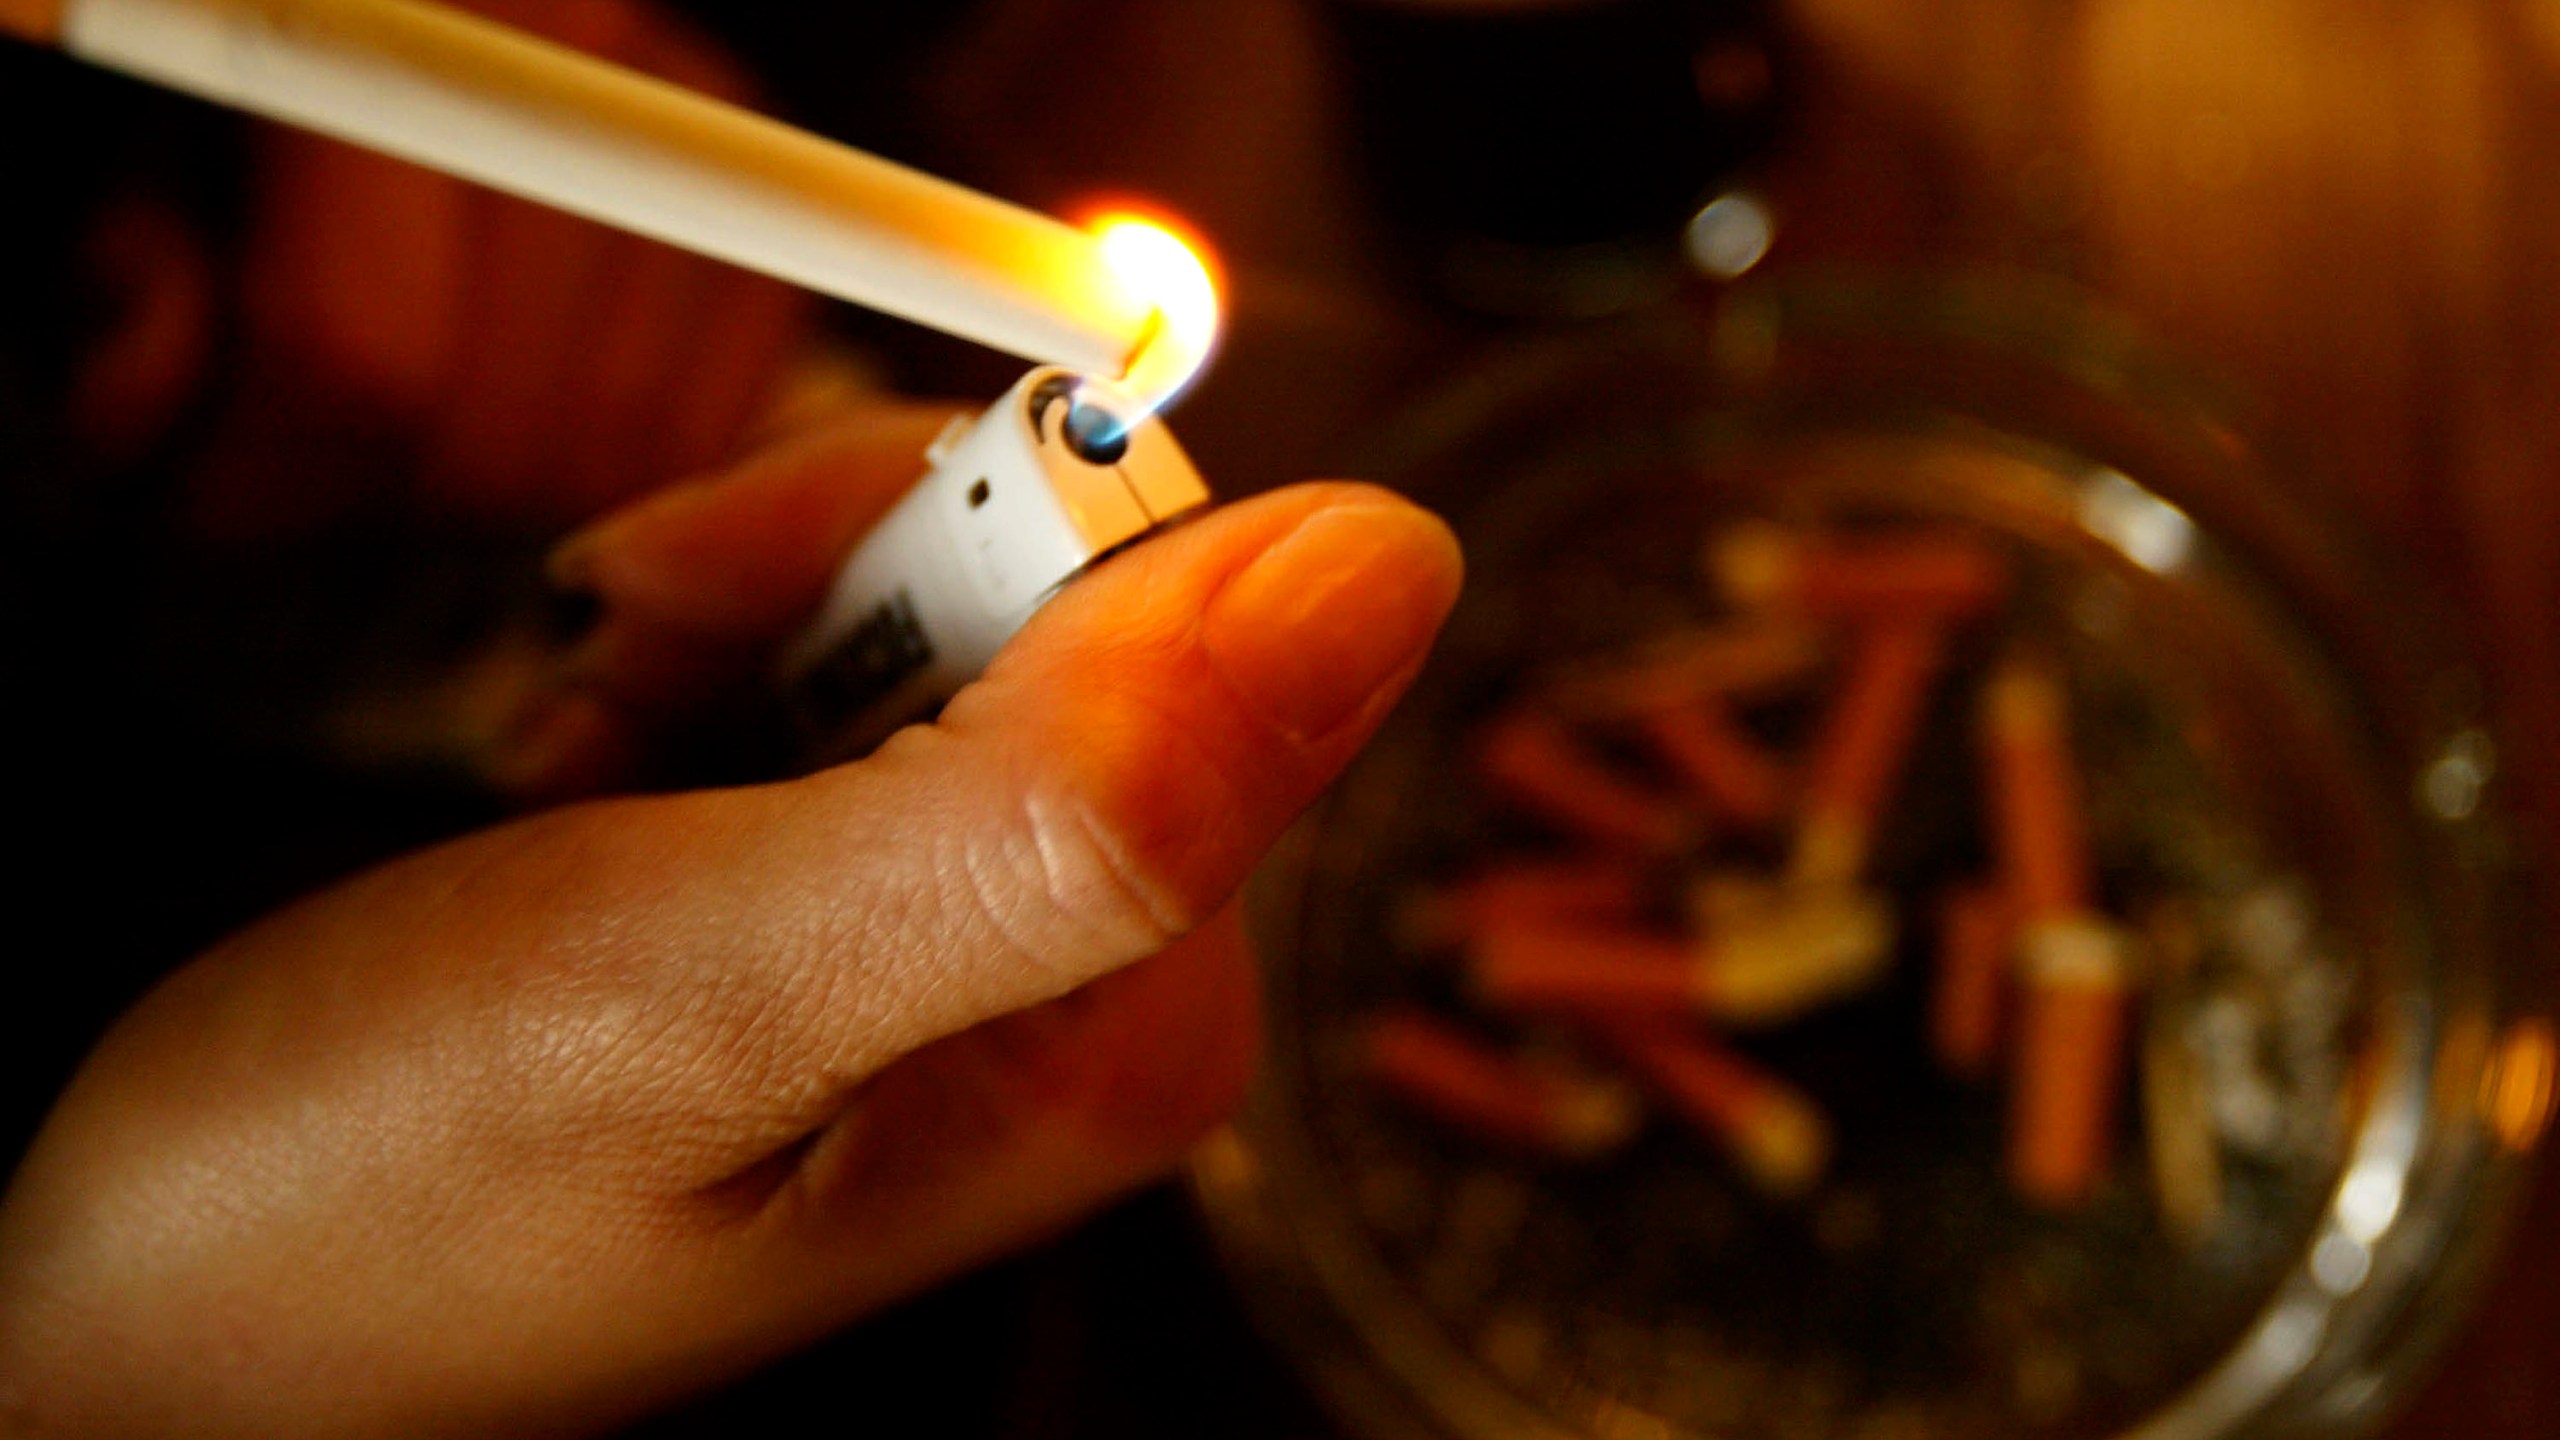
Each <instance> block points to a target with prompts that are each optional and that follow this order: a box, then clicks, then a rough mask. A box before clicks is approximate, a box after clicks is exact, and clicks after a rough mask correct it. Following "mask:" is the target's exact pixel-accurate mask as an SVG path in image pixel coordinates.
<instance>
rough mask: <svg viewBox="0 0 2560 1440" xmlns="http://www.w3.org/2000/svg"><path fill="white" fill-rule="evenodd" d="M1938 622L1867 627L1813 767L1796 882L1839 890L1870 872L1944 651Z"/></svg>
mask: <svg viewBox="0 0 2560 1440" xmlns="http://www.w3.org/2000/svg"><path fill="white" fill-rule="evenodd" d="M1946 638H1947V637H1946V631H1945V628H1944V627H1943V626H1941V625H1940V624H1938V623H1937V622H1935V621H1934V620H1930V619H1926V618H1923V619H1917V620H1914V619H1893V620H1884V621H1879V622H1877V623H1875V624H1873V625H1870V626H1868V627H1866V628H1865V629H1864V630H1863V631H1862V632H1861V633H1860V635H1859V636H1858V640H1857V643H1856V646H1855V648H1853V649H1852V650H1851V651H1850V654H1849V664H1848V673H1847V674H1846V675H1845V676H1843V677H1842V679H1841V683H1840V688H1839V692H1838V694H1837V695H1835V696H1834V697H1833V700H1832V703H1831V708H1830V710H1829V711H1828V713H1826V714H1825V716H1824V717H1823V721H1822V725H1821V728H1820V730H1819V732H1818V733H1817V734H1816V735H1815V737H1814V740H1813V748H1812V754H1811V756H1810V757H1809V758H1808V759H1807V760H1806V762H1805V776H1804V790H1803V797H1802V800H1801V816H1802V818H1801V819H1800V821H1799V822H1798V829H1797V832H1796V844H1795V850H1794V853H1793V855H1792V856H1791V857H1790V859H1789V862H1788V878H1789V879H1790V880H1791V881H1794V882H1795V883H1798V884H1807V885H1839V884H1845V883H1847V882H1849V881H1851V880H1854V879H1855V878H1857V876H1858V875H1859V873H1860V872H1862V871H1863V870H1864V869H1865V868H1866V863H1867V852H1868V848H1869V846H1870V844H1871V843H1872V841H1873V838H1874V835H1875V830H1876V825H1877V822H1878V820H1879V819H1880V817H1881V816H1882V814H1883V811H1884V808H1885V805H1886V803H1887V802H1888V801H1890V800H1891V799H1892V798H1893V792H1894V789H1895V787H1896V786H1897V785H1898V784H1899V783H1900V781H1901V778H1902V769H1903V763H1904V761H1905V760H1906V759H1907V758H1908V757H1909V755H1910V752H1911V747H1912V744H1913V742H1914V740H1915V739H1916V738H1917V737H1918V735H1919V731H1920V724H1921V721H1922V719H1923V718H1924V717H1925V715H1926V713H1927V709H1928V699H1929V685H1930V682H1931V681H1932V680H1933V679H1935V678H1936V676H1937V673H1938V666H1939V663H1940V661H1941V659H1942V658H1943V656H1944V654H1945V651H1946Z"/></svg>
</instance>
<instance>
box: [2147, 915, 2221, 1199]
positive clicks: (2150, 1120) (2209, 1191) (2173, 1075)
mask: <svg viewBox="0 0 2560 1440" xmlns="http://www.w3.org/2000/svg"><path fill="white" fill-rule="evenodd" d="M2141 936H2142V943H2143V954H2144V956H2145V958H2146V960H2147V962H2148V969H2149V974H2148V975H2146V976H2145V981H2146V984H2145V993H2146V996H2147V997H2148V998H2147V1002H2146V1003H2145V1004H2144V1006H2143V1008H2142V1018H2141V1021H2140V1024H2141V1035H2142V1038H2141V1041H2140V1044H2139V1046H2138V1047H2137V1050H2136V1054H2137V1056H2138V1059H2139V1064H2140V1076H2141V1078H2140V1082H2139V1083H2140V1085H2141V1090H2142V1136H2143V1141H2144V1145H2145V1148H2146V1150H2147V1151H2148V1153H2149V1156H2150V1160H2151V1193H2152V1198H2153V1199H2154V1201H2155V1202H2156V1203H2157V1204H2158V1205H2159V1207H2160V1219H2161V1221H2162V1223H2163V1224H2164V1225H2165V1226H2166V1228H2167V1229H2168V1231H2169V1233H2170V1234H2171V1235H2173V1236H2175V1237H2176V1238H2177V1239H2179V1240H2180V1241H2182V1242H2184V1243H2186V1244H2189V1245H2194V1244H2198V1243H2201V1242H2202V1241H2203V1240H2204V1239H2205V1238H2206V1237H2207V1236H2209V1235H2211V1234H2212V1233H2213V1231H2214V1229H2215V1227H2216V1226H2217V1225H2218V1224H2219V1223H2220V1222H2221V1219H2222V1213H2223V1187H2224V1178H2223V1173H2222V1149H2221V1144H2220V1140H2219V1137H2218V1136H2217V1134H2216V1132H2215V1127H2214V1119H2213V1091H2212V1084H2211V1081H2210V1080H2208V1079H2207V1077H2206V1074H2205V1063H2204V1058H2203V1057H2202V1056H2201V1055H2199V1054H2198V1053H2197V1050H2196V1046H2195V1044H2194V1043H2193V1041H2192V1039H2191V1038H2190V1036H2189V1035H2188V1033H2187V1030H2186V1026H2185V1024H2184V1023H2183V1022H2184V1021H2185V1019H2186V1018H2187V1016H2188V1015H2189V1014H2190V1013H2191V1012H2190V1011H2189V1010H2188V1008H2187V1007H2185V1006H2183V1005H2174V1004H2167V1003H2163V1002H2164V999H2165V997H2166V996H2167V995H2169V994H2171V993H2172V992H2175V991H2176V990H2178V989H2179V988H2181V987H2182V986H2183V985H2185V984H2186V983H2187V982H2188V980H2189V978H2190V977H2191V976H2193V974H2194V972H2195V969H2196V967H2197V966H2198V965H2199V964H2201V963H2202V961H2203V954H2204V935H2203V931H2202V927H2201V922H2200V921H2199V920H2198V919H2197V916H2196V913H2195V909H2194V907H2193V906H2192V905H2191V904H2188V903H2186V902H2185V901H2183V900H2180V899H2175V898H2171V899H2164V900H2158V901H2154V902H2153V903H2152V904H2151V905H2150V906H2149V907H2148V908H2147V909H2146V910H2145V911H2144V913H2143V916H2142V925H2141Z"/></svg>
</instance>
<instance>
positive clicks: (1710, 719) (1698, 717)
mask: <svg viewBox="0 0 2560 1440" xmlns="http://www.w3.org/2000/svg"><path fill="white" fill-rule="evenodd" d="M1637 723H1638V725H1639V727H1640V728H1641V730H1642V733H1643V735H1644V738H1645V741H1646V743H1647V744H1649V745H1650V746H1651V747H1652V748H1653V752H1654V753H1655V754H1657V755H1659V756H1661V757H1662V760H1663V763H1664V765H1665V766H1666V767H1668V768H1669V769H1670V770H1671V772H1672V773H1673V774H1675V775H1677V776H1679V777H1680V779H1681V780H1683V781H1684V782H1686V783H1687V784H1688V786H1689V787H1690V788H1691V789H1692V790H1694V791H1696V792H1697V793H1698V794H1699V795H1700V796H1701V797H1702V798H1704V799H1705V800H1706V801H1707V803H1708V804H1709V805H1711V806H1712V807H1714V809H1715V810H1716V812H1717V813H1719V814H1722V815H1726V816H1730V817H1731V818H1732V819H1734V820H1735V821H1737V822H1739V823H1741V824H1743V825H1750V826H1760V825H1767V824H1770V823H1772V822H1774V821H1776V820H1777V819H1778V818H1779V817H1781V816H1782V815H1784V814H1785V813H1786V808H1787V771H1786V767H1785V765H1783V764H1782V763H1780V761H1779V760H1778V758H1777V756H1775V755H1774V754H1772V753H1770V751H1769V749H1768V748H1767V747H1766V746H1764V745H1762V744H1761V743H1760V742H1759V741H1758V740H1757V739H1754V738H1753V737H1752V736H1751V735H1749V734H1748V733H1746V732H1745V731H1744V730H1743V728H1742V726H1741V725H1740V724H1739V723H1738V722H1737V721H1736V720H1735V718H1734V715H1733V707H1732V706H1731V705H1730V704H1729V703H1727V701H1726V700H1725V698H1724V697H1723V696H1721V695H1713V694H1709V695H1701V696H1697V697H1695V698H1692V699H1690V700H1688V701H1686V702H1684V703H1680V704H1673V705H1665V706H1663V707H1661V708H1659V709H1656V710H1653V711H1651V712H1649V713H1647V714H1646V715H1644V716H1643V717H1642V718H1641V719H1640V720H1639V721H1638V722H1637Z"/></svg>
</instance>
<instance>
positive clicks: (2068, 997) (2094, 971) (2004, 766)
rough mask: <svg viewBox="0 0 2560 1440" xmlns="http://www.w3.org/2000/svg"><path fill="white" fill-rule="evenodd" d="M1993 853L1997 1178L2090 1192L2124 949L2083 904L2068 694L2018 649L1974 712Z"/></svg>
mask: <svg viewBox="0 0 2560 1440" xmlns="http://www.w3.org/2000/svg"><path fill="white" fill-rule="evenodd" d="M1977 725H1978V729H1979V738H1980V749H1981V753H1982V757H1983V769H1984V772H1985V776H1986V779H1987V782H1988V788H1989V790H1990V794H1989V795H1988V796H1987V797H1986V798H1987V800H1988V802H1989V803H1988V807H1987V808H1988V809H1989V810H1990V812H1991V828H1992V841H1993V847H1992V848H1993V851H1994V854H1995V855H1996V857H1997V859H1998V861H1999V868H2000V875H2001V884H2002V885H2003V886H2004V887H2005V888H2006V890H2007V892H2008V896H2009V901H2010V903H2011V905H2012V906H2014V907H2015V914H2016V916H2017V924H2018V940H2017V957H2018V981H2019V988H2018V1022H2017V1029H2016V1037H2015V1044H2014V1047H2013V1049H2012V1053H2011V1057H2010V1069H2009V1075H2010V1087H2009V1088H2010V1096H2009V1099H2010V1105H2009V1174H2010V1179H2011V1182H2012V1183H2013V1184H2014V1185H2016V1187H2017V1188H2018V1191H2019V1193H2020V1194H2021V1195H2023V1196H2024V1197H2026V1198H2027V1199H2029V1200H2031V1201H2034V1202H2036V1203H2039V1204H2043V1205H2048V1206H2054V1207H2063V1206H2070V1205H2075V1204H2078V1203H2080V1202H2081V1201H2083V1200H2085V1199H2086V1198H2088V1196H2089V1194H2090V1192H2091V1191H2092V1190H2094V1189H2095V1188H2096V1186H2097V1184H2098V1181H2099V1180H2100V1179H2101V1178H2102V1177H2103V1176H2104V1174H2105V1172H2106V1169H2107V1165H2108V1162H2109V1159H2110V1156H2111V1155H2112V1152H2113V1149H2114V1124H2115V1107H2116V1098H2117V1089H2118V1086H2119V1084H2120V1083H2121V1080H2120V1077H2121V1072H2122V1070H2123V1068H2124V1059H2125V1056H2124V1050H2125V1035H2124V1031H2125V1026H2126V1011H2127V1004H2128V995H2129V993H2130V991H2131V989H2132V986H2133V983H2134V978H2135V974H2134V966H2133V956H2132V948H2131V944H2130V942H2129V940H2128V939H2127V937H2126V936H2125V934H2124V933H2123V931H2122V930H2121V929H2119V928H2118V927H2116V926H2115V925H2113V924H2111V923H2109V922H2108V921H2107V920H2106V919H2104V918H2103V917H2101V916H2099V915H2098V914H2096V913H2095V911H2094V910H2093V908H2092V907H2093V905H2094V891H2095V881H2094V879H2093V874H2092V872H2093V865H2092V862H2091V859H2090V855H2089V841H2088V827H2087V823H2086V820H2085V818H2084V812H2083V808H2082V799H2081V785H2080V774H2079V769H2078V765H2077V763H2076V761H2075V759H2074V757H2073V754H2072V748H2071V736H2070V727H2069V695H2068V692H2067V690H2066V689H2065V688H2064V685H2063V682H2062V679H2061V676H2060V674H2059V673H2058V672H2057V671H2056V670H2055V668H2054V667H2053V665H2052V664H2051V663H2050V662H2049V661H2047V660H2045V659H2043V658H2041V657H2039V656H2037V655H2035V654H2033V653H2031V652H2028V651H2025V650H2020V651H2016V652H2013V653H2012V654H2010V655H2008V656H2006V657H2004V658H2003V659H2002V660H2001V662H2000V663H1999V665H1998V666H1997V667H1996V668H1995V669H1994V671H1993V673H1992V675H1991V676H1990V678H1989V679H1988V680H1986V681H1985V682H1984V685H1983V690H1982V696H1981V703H1980V708H1979V711H1978V713H1977Z"/></svg>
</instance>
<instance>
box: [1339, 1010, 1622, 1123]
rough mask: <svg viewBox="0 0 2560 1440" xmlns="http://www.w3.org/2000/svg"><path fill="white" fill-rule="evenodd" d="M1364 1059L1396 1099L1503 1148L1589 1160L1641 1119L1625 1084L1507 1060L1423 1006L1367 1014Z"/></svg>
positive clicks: (1553, 1066)
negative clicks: (1373, 1015) (1375, 1014)
mask: <svg viewBox="0 0 2560 1440" xmlns="http://www.w3.org/2000/svg"><path fill="white" fill-rule="evenodd" d="M1361 1056H1362V1059H1363V1061H1364V1063H1365V1065H1366V1067H1367V1069H1368V1072H1369V1074H1370V1075H1371V1077H1372V1078H1374V1079H1375V1080H1377V1082H1378V1083H1379V1084H1380V1085H1382V1086H1384V1087H1385V1088H1386V1089H1387V1090H1389V1091H1390V1092H1392V1093H1393V1094H1394V1095H1395V1096H1396V1098H1397V1099H1399V1100H1401V1101H1403V1102H1404V1103H1405V1104H1407V1105H1409V1106H1411V1107H1412V1108H1414V1109H1415V1110H1418V1111H1420V1112H1422V1113H1423V1114H1425V1115H1428V1116H1430V1117H1431V1118H1433V1119H1435V1120H1439V1121H1441V1122H1443V1123H1445V1124H1447V1125H1450V1126H1452V1127H1453V1128H1456V1129H1459V1130H1462V1131H1465V1132H1466V1133H1467V1134H1470V1135H1473V1136H1475V1137H1477V1138H1479V1139H1483V1140H1488V1141H1491V1142H1494V1143H1496V1144H1500V1145H1506V1146H1511V1147H1514V1148H1518V1149H1525V1150H1531V1151H1535V1152H1537V1153H1540V1154H1546V1155H1555V1156H1560V1157H1563V1158H1566V1159H1576V1160H1587V1159H1591V1158H1594V1157H1596V1156H1599V1155H1604V1154H1606V1153H1608V1152H1609V1151H1611V1150H1614V1149H1616V1148H1618V1147H1619V1146H1621V1145H1623V1144H1625V1143H1626V1142H1627V1140H1628V1139H1629V1138H1631V1137H1632V1136H1633V1135H1634V1134H1635V1132H1636V1127H1637V1125H1638V1124H1640V1123H1641V1122H1642V1120H1643V1108H1642V1106H1641V1105H1640V1104H1639V1103H1638V1101H1637V1099H1636V1097H1635V1095H1634V1094H1633V1093H1632V1092H1631V1091H1629V1090H1628V1089H1627V1087H1626V1086H1624V1085H1621V1084H1618V1083H1616V1082H1615V1081H1613V1080H1610V1079H1607V1078H1605V1077H1601V1076H1596V1075H1589V1074H1584V1073H1581V1072H1577V1071H1574V1070H1569V1069H1567V1068H1565V1067H1564V1066H1562V1065H1559V1064H1545V1063H1540V1062H1538V1061H1535V1060H1531V1059H1528V1058H1524V1057H1520V1056H1514V1055H1509V1054H1505V1053H1503V1052H1502V1051H1499V1050H1496V1049H1495V1048H1493V1047H1492V1046H1490V1045H1487V1044H1486V1043H1484V1042H1483V1041H1481V1040H1478V1039H1476V1038H1475V1037H1474V1036H1472V1035H1469V1034H1468V1033H1466V1032H1465V1031H1463V1030H1460V1029H1459V1028H1457V1027H1456V1026H1454V1025H1451V1024H1448V1023H1447V1022H1445V1021H1443V1020H1440V1019H1438V1018H1437V1017H1435V1016H1432V1015H1430V1014H1428V1013H1426V1012H1423V1011H1420V1010H1395V1011H1390V1012H1388V1013H1385V1014H1382V1015H1378V1016H1375V1017H1373V1018H1372V1019H1371V1020H1370V1021H1369V1023H1368V1025H1367V1027H1366V1029H1365V1030H1364V1031H1363V1033H1362V1035H1361Z"/></svg>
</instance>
